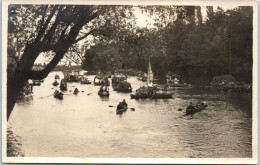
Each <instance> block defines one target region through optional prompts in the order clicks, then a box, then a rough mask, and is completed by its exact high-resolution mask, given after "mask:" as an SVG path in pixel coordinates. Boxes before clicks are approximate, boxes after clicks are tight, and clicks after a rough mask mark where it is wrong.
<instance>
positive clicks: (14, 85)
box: [7, 71, 28, 120]
mask: <svg viewBox="0 0 260 165" xmlns="http://www.w3.org/2000/svg"><path fill="white" fill-rule="evenodd" d="M27 81H28V79H27V78H26V76H24V74H23V73H21V72H19V71H16V72H15V74H14V77H12V78H8V79H7V120H8V119H9V117H10V115H11V112H12V110H13V108H14V105H15V102H16V100H17V97H18V94H19V92H20V91H21V90H22V89H23V88H24V86H25V84H26V82H27Z"/></svg>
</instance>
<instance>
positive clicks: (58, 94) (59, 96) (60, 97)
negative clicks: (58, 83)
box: [54, 90, 63, 100]
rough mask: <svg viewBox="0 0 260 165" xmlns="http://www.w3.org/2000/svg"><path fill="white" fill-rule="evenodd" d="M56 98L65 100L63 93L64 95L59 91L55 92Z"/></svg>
mask: <svg viewBox="0 0 260 165" xmlns="http://www.w3.org/2000/svg"><path fill="white" fill-rule="evenodd" d="M54 98H57V99H60V100H62V99H63V93H62V92H59V91H57V90H55V92H54Z"/></svg>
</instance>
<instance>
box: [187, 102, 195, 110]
mask: <svg viewBox="0 0 260 165" xmlns="http://www.w3.org/2000/svg"><path fill="white" fill-rule="evenodd" d="M187 109H195V107H194V106H193V104H192V102H190V105H189V106H188V107H187Z"/></svg>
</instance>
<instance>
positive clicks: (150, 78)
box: [147, 57, 153, 85]
mask: <svg viewBox="0 0 260 165" xmlns="http://www.w3.org/2000/svg"><path fill="white" fill-rule="evenodd" d="M152 83H153V71H152V67H151V62H150V57H149V63H148V74H147V84H148V85H150V84H151V85H152Z"/></svg>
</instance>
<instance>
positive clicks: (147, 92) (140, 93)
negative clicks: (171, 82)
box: [130, 58, 173, 99]
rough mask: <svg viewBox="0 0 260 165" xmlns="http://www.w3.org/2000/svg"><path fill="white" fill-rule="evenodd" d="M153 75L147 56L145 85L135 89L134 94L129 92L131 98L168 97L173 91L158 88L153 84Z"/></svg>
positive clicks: (170, 96)
mask: <svg viewBox="0 0 260 165" xmlns="http://www.w3.org/2000/svg"><path fill="white" fill-rule="evenodd" d="M153 80H154V76H153V72H152V67H151V63H150V58H149V64H148V73H147V82H146V85H145V86H142V87H140V88H138V89H137V90H136V93H135V94H130V97H131V99H146V98H149V99H170V98H172V95H173V93H172V92H169V91H166V90H162V89H159V88H158V87H157V86H156V85H154V84H153Z"/></svg>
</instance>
